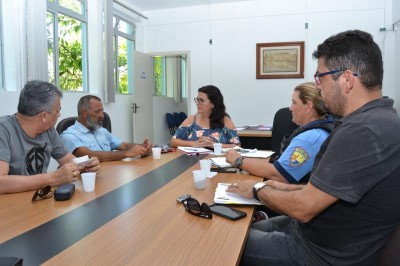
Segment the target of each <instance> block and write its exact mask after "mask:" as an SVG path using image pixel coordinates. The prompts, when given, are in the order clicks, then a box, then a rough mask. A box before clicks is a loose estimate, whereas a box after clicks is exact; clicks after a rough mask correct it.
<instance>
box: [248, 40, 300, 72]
mask: <svg viewBox="0 0 400 266" xmlns="http://www.w3.org/2000/svg"><path fill="white" fill-rule="evenodd" d="M256 48H257V63H256V67H257V70H256V75H257V79H287V78H304V42H275V43H257V46H256Z"/></svg>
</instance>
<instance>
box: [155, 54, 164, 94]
mask: <svg viewBox="0 0 400 266" xmlns="http://www.w3.org/2000/svg"><path fill="white" fill-rule="evenodd" d="M153 62H154V81H155V85H156V87H155V92H154V95H157V96H162V87H163V67H162V65H163V60H162V57H161V56H156V57H153Z"/></svg>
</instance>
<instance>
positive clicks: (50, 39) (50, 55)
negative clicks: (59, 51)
mask: <svg viewBox="0 0 400 266" xmlns="http://www.w3.org/2000/svg"><path fill="white" fill-rule="evenodd" d="M46 24H47V51H48V52H47V61H48V71H49V82H51V83H53V84H55V80H54V78H55V76H54V69H55V65H54V64H55V58H54V14H53V13H50V12H47V18H46Z"/></svg>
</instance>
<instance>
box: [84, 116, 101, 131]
mask: <svg viewBox="0 0 400 266" xmlns="http://www.w3.org/2000/svg"><path fill="white" fill-rule="evenodd" d="M86 123H87V125H88V127H89V130H90V131H95V130H96V129H99V128H100V127H101V126H102V125H103V122H101V121H99V122H98V123H96V122H95V121H94V120H93V119H92V118H91V117H89V116H88V117H87V119H86Z"/></svg>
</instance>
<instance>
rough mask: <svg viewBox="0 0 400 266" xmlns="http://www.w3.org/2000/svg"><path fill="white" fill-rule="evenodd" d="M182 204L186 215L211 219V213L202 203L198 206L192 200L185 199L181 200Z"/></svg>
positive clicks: (195, 201) (196, 202)
mask: <svg viewBox="0 0 400 266" xmlns="http://www.w3.org/2000/svg"><path fill="white" fill-rule="evenodd" d="M182 203H183V205H184V206H185V209H186V211H187V212H188V213H190V214H193V215H195V216H200V217H203V218H207V219H211V218H212V213H211V210H210V207H209V206H208V205H207V203H204V202H203V203H202V204H201V205H200V203H199V202H198V201H197V200H196V199H194V198H187V199H185V200H183V201H182Z"/></svg>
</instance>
